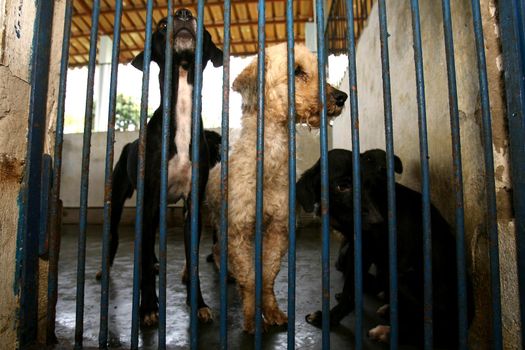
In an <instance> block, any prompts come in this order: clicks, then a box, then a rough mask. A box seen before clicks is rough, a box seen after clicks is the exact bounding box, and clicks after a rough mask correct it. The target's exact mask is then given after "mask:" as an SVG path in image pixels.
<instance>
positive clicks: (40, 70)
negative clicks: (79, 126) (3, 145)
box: [18, 1, 54, 347]
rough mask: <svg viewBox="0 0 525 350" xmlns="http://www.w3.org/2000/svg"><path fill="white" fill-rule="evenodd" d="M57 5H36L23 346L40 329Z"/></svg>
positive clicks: (24, 211)
mask: <svg viewBox="0 0 525 350" xmlns="http://www.w3.org/2000/svg"><path fill="white" fill-rule="evenodd" d="M53 9H54V6H53V4H51V6H49V5H48V4H47V3H46V2H44V1H38V2H37V3H36V13H35V24H34V27H33V41H32V47H33V50H34V51H33V57H32V59H31V97H30V107H29V125H28V127H29V130H28V137H27V138H28V140H27V141H28V142H27V165H26V175H25V177H24V183H23V185H22V188H21V195H22V201H21V203H22V204H21V209H20V218H19V222H20V225H19V228H18V230H19V231H18V235H19V239H20V240H21V244H22V245H21V246H19V247H20V248H21V249H22V251H21V256H22V265H21V275H20V277H21V280H20V314H19V324H18V327H19V328H18V341H19V344H20V347H25V346H27V345H30V344H31V343H33V342H35V341H36V339H37V329H38V237H39V230H40V189H41V178H40V177H41V171H42V154H43V150H44V139H45V132H46V115H47V112H46V109H47V91H48V80H49V60H50V46H51V27H52V24H53Z"/></svg>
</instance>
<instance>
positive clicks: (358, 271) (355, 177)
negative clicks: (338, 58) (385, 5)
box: [346, 0, 363, 350]
mask: <svg viewBox="0 0 525 350" xmlns="http://www.w3.org/2000/svg"><path fill="white" fill-rule="evenodd" d="M352 3H353V1H352V0H347V1H346V20H347V22H346V23H347V26H346V27H347V32H346V38H347V47H348V77H349V84H350V86H349V91H350V112H351V113H350V116H351V120H350V123H351V128H352V172H353V173H352V182H353V184H352V185H353V186H352V188H353V189H354V190H353V205H354V213H353V215H354V260H355V262H354V287H355V331H354V334H355V348H356V349H357V350H360V349H362V348H363V249H362V248H363V247H362V246H363V244H362V239H363V237H362V230H361V170H360V164H359V153H360V150H359V107H358V99H357V70H356V63H355V61H356V57H355V36H354V7H353V6H352Z"/></svg>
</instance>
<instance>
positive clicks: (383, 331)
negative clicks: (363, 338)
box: [368, 325, 390, 344]
mask: <svg viewBox="0 0 525 350" xmlns="http://www.w3.org/2000/svg"><path fill="white" fill-rule="evenodd" d="M368 337H369V338H370V339H372V340H375V341H377V342H379V343H385V344H387V343H388V342H389V340H390V326H384V325H378V326H376V327H374V328H372V329H371V330H369V331H368Z"/></svg>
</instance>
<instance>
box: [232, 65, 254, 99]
mask: <svg viewBox="0 0 525 350" xmlns="http://www.w3.org/2000/svg"><path fill="white" fill-rule="evenodd" d="M256 84H257V59H255V60H253V62H252V63H250V64H249V65H248V66H247V67H246V68H244V70H243V71H242V72H241V74H239V75H238V76H237V78H235V80H234V81H233V85H232V89H233V91H236V92H241V91H243V90H250V91H255V90H256V87H257V85H256Z"/></svg>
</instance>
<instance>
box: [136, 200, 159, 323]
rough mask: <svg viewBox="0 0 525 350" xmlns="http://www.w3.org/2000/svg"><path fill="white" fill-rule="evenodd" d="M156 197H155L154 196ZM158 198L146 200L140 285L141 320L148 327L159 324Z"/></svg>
mask: <svg viewBox="0 0 525 350" xmlns="http://www.w3.org/2000/svg"><path fill="white" fill-rule="evenodd" d="M154 197H155V196H154ZM155 200H158V196H157V197H156V198H149V196H146V198H144V204H145V205H144V223H143V237H142V264H141V266H142V278H141V283H140V291H141V298H140V318H141V323H142V325H144V326H146V327H151V326H156V325H157V324H158V322H159V302H158V298H157V292H156V283H155V282H156V281H155V278H156V273H155V268H154V264H155V234H156V231H157V227H158V223H159V211H158V207H157V206H154V205H152V203H156V201H155Z"/></svg>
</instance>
